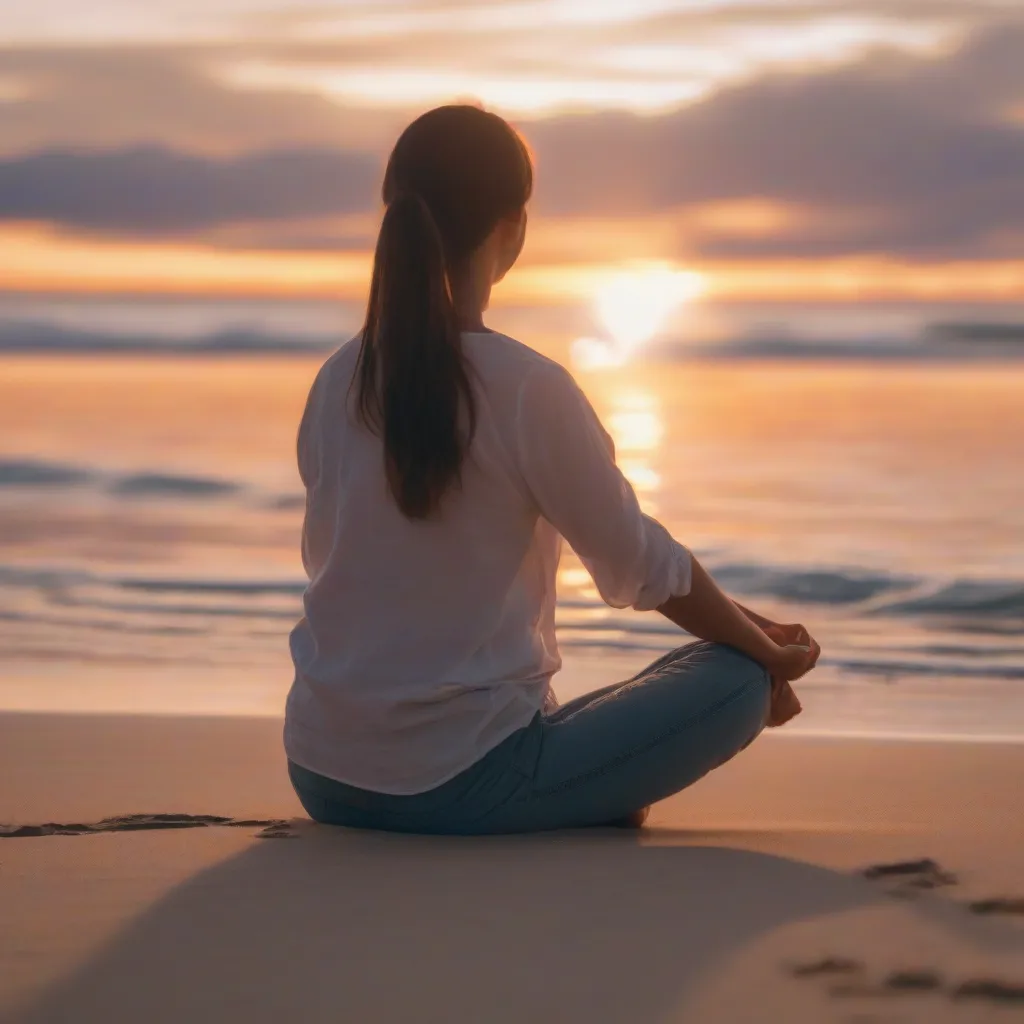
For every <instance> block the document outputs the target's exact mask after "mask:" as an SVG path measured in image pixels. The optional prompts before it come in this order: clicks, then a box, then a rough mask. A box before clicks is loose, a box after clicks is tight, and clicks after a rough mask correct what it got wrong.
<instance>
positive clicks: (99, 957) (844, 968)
mask: <svg viewBox="0 0 1024 1024" xmlns="http://www.w3.org/2000/svg"><path fill="white" fill-rule="evenodd" d="M280 728H281V727H280V722H279V721H277V720H274V719H267V718H262V719H260V718H252V719H229V718H223V719H204V718H170V717H163V718H156V717H151V718H146V717H128V716H122V717H106V716H58V715H17V714H8V715H0V779H2V790H0V822H4V823H6V825H5V829H6V831H7V832H11V831H15V830H16V829H17V828H18V827H19V826H41V825H46V824H47V823H49V827H48V828H42V829H39V828H36V829H27V830H26V831H29V832H32V831H35V832H37V833H38V832H44V833H45V832H49V833H50V834H41V835H40V834H35V835H28V836H21V837H18V838H8V839H7V841H4V842H2V843H0V1020H2V1021H3V1022H4V1024H8V1022H19V1024H27V1022H33V1024H38V1022H48V1024H49V1022H62V1024H63V1022H93V1021H95V1022H121V1021H124V1022H126V1024H128V1022H131V1024H136V1022H145V1024H170V1022H184V1021H188V1022H190V1024H201V1022H227V1021H246V1022H250V1024H262V1022H270V1021H274V1022H275V1024H281V1022H291V1021H296V1022H299V1021H301V1022H308V1024H320V1022H324V1024H326V1022H331V1024H342V1022H349V1021H353V1022H356V1021H358V1022H362V1021H367V1022H377V1021H382V1022H391V1021H416V1022H434V1021H436V1022H439V1024H440V1022H462V1021H466V1022H474V1024H476V1022H481V1024H489V1022H496V1024H501V1022H506V1021H508V1022H512V1021H515V1022H526V1021H531V1022H547V1021H551V1022H575V1021H581V1022H588V1024H605V1022H608V1024H611V1022H616V1024H646V1022H652V1024H653V1022H658V1024H673V1022H679V1021H687V1022H688V1021H694V1022H702V1024H704V1022H708V1024H713V1022H716V1021H724V1022H747V1021H750V1022H761V1021H764V1022H772V1024H774V1022H795V1024H802V1022H808V1024H811V1022H814V1024H817V1022H823V1021H833V1020H834V1021H842V1022H850V1024H852V1022H865V1024H866V1022H868V1021H872V1022H896V1021H900V1022H903V1021H928V1022H933V1021H934V1022H938V1024H942V1022H945V1021H1001V1020H1018V1019H1024V915H1022V912H1021V911H1022V909H1024V908H1022V906H1021V904H1020V900H1021V898H1022V897H1024V854H1022V849H1024V847H1022V839H1024V820H1022V817H1024V816H1022V814H1021V811H1020V806H1021V800H1020V793H1019V789H1020V786H1021V784H1022V782H1024V745H1013V744H972V743H931V742H913V743H907V742H896V741H883V742H878V741H868V740H840V739H829V740H823V739H807V738H787V737H785V736H783V735H768V736H766V737H764V738H762V739H761V740H759V741H758V742H757V743H756V744H754V746H753V747H751V748H750V749H749V750H748V751H746V752H744V754H742V755H741V756H740V757H739V758H737V759H736V760H735V761H734V762H732V763H731V764H729V765H727V766H725V767H724V768H722V769H720V770H719V771H718V772H716V773H714V774H713V775H712V776H710V777H709V778H708V779H705V780H704V781H703V782H702V783H700V784H698V785H697V786H695V787H694V788H692V789H691V790H689V791H687V792H686V793H683V794H680V795H679V796H678V797H676V798H673V799H672V800H669V801H666V802H665V803H663V804H660V805H658V806H657V807H656V808H655V809H654V812H653V814H652V816H651V819H650V822H649V826H648V828H646V829H645V830H643V831H642V832H639V833H628V832H619V831H615V830H591V831H587V832H579V833H568V832H563V833H557V834H551V835H546V836H520V837H494V838H480V839H438V838H427V837H404V836H391V835H382V834H374V833H360V832H352V831H347V830H342V829H331V828H324V827H319V826H315V825H312V824H311V823H309V822H307V821H305V820H303V818H302V815H301V810H300V808H299V807H298V805H297V803H296V801H295V799H294V797H293V796H292V794H291V792H290V789H289V787H288V784H287V780H286V778H285V775H284V769H283V755H282V753H281V750H280V742H279V737H280ZM147 815H148V816H149V817H144V816H147ZM203 815H207V816H216V818H217V819H218V820H213V819H204V818H199V817H196V816H203ZM132 816H135V817H132ZM103 819H113V820H108V821H106V822H104V821H103ZM282 821H283V822H284V823H285V824H284V825H281V824H278V822H282ZM58 826H60V827H58ZM61 832H63V833H65V834H58V833H61ZM924 859H928V860H924ZM915 861H916V862H918V863H913V862H915ZM922 861H924V862H922ZM908 862H909V863H908ZM893 864H902V865H903V867H902V868H900V869H898V870H886V869H885V866H886V865H893ZM872 866H875V868H876V869H878V868H879V866H882V869H879V870H876V871H875V872H873V874H874V877H866V876H865V869H869V868H871V867H872ZM1014 901H1016V902H1014Z"/></svg>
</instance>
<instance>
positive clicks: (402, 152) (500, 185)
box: [355, 106, 533, 519]
mask: <svg viewBox="0 0 1024 1024" xmlns="http://www.w3.org/2000/svg"><path fill="white" fill-rule="evenodd" d="M532 188H533V168H532V165H531V162H530V156H529V153H528V151H527V149H526V146H525V145H524V143H523V141H522V140H521V139H520V138H519V136H518V135H517V134H516V132H515V130H514V129H513V128H512V127H511V126H510V125H509V124H507V123H506V122H505V121H503V120H502V119H501V118H500V117H498V116H497V115H496V114H490V113H488V112H487V111H484V110H481V109H480V108H478V107H472V106H446V107H438V108H437V109H435V110H431V111H428V112H427V113H426V114H423V115H422V116H421V117H418V118H417V119H416V120H415V121H413V122H412V124H410V125H409V127H408V128H406V129H405V131H404V132H402V134H401V136H400V137H399V139H398V142H397V143H396V144H395V148H394V150H393V151H392V153H391V157H390V158H389V160H388V165H387V169H386V171H385V173H384V185H383V188H382V195H383V199H384V205H385V210H384V217H383V220H382V222H381V228H380V235H379V237H378V239H377V247H376V251H375V253H374V263H373V276H372V279H371V283H370V298H369V303H368V305H367V312H366V322H365V324H364V327H363V337H362V346H361V348H360V352H359V363H358V368H357V376H356V381H355V383H356V386H357V399H358V401H357V407H358V410H359V414H360V417H361V419H362V420H363V422H364V423H365V424H366V425H367V426H369V427H370V428H371V429H374V430H375V431H377V432H378V433H379V434H380V435H381V437H382V439H383V442H384V460H385V469H386V472H387V479H388V485H389V487H390V488H391V492H392V494H393V496H394V498H395V500H396V501H397V503H398V506H399V508H400V509H401V510H402V512H403V513H404V514H405V515H406V516H408V517H409V518H411V519H424V518H427V517H428V516H430V515H431V514H432V513H434V512H435V511H436V510H437V508H438V505H439V504H440V501H441V498H442V497H443V496H444V494H445V492H446V491H447V490H448V489H449V487H451V486H452V485H453V484H457V483H458V481H459V479H460V474H461V469H462V462H463V459H464V457H465V453H466V451H467V449H468V447H469V443H470V441H471V439H472V435H473V430H474V428H475V424H476V407H475V404H474V401H473V392H472V386H471V382H470V376H469V367H468V366H467V364H466V361H465V359H464V356H463V353H462V341H461V334H460V327H461V323H460V320H461V318H462V317H464V316H465V315H466V313H467V311H466V309H465V308H464V307H465V299H466V288H467V283H469V284H470V285H471V284H472V283H473V282H476V284H477V285H480V286H482V291H481V293H480V294H479V296H478V300H479V301H478V302H477V306H478V308H477V309H476V310H470V311H469V313H470V314H472V313H476V314H477V315H478V314H479V312H480V308H482V307H481V306H480V302H484V303H485V302H486V293H487V291H488V289H489V287H490V285H491V283H493V282H494V281H498V280H500V279H501V278H502V277H503V276H504V274H505V273H506V272H507V271H508V269H509V268H510V267H511V266H512V264H513V263H514V262H515V260H516V257H517V256H518V255H519V251H520V249H521V248H522V245H523V237H524V233H525V229H526V214H525V206H526V203H527V201H528V200H529V198H530V193H531V191H532ZM481 275H483V276H484V280H483V281H480V280H479V278H480V276H481ZM470 298H472V296H470ZM457 302H458V303H460V304H461V306H462V307H463V308H459V306H457Z"/></svg>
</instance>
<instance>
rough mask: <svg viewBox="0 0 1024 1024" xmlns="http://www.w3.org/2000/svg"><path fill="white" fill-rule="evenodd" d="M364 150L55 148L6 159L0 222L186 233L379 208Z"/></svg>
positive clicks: (376, 171) (1, 169) (374, 164)
mask: <svg viewBox="0 0 1024 1024" xmlns="http://www.w3.org/2000/svg"><path fill="white" fill-rule="evenodd" d="M379 179H380V164H379V162H378V161H377V159H376V158H374V157H372V156H370V155H369V154H366V153H359V152H346V151H324V150H281V151H275V152H269V153H260V154H254V155H248V156H244V157H237V158H233V159H224V160H217V159H212V158H208V157H201V156H189V155H184V154H180V153H174V152H171V151H169V150H166V149H160V148H155V147H151V148H137V149H128V150H117V151H113V152H95V153H90V152H72V151H51V152H43V153H37V154H31V155H27V156H23V157H13V158H9V159H7V160H5V161H0V218H4V219H7V220H12V221H48V222H51V223H55V224H59V225H61V226H62V227H65V228H71V229H86V230H100V231H106V232H111V233H120V234H125V235H130V234H154V233H155V234H186V233H189V232H193V231H197V230H202V229H207V228H212V227H216V226H218V225H223V224H232V223H238V222H243V223H244V222H247V221H277V220H289V219H299V218H308V217H316V216H332V215H335V216H336V215H340V214H346V213H359V212H362V211H364V210H367V209H368V208H371V207H372V206H373V204H374V202H375V193H376V190H377V188H378V185H379Z"/></svg>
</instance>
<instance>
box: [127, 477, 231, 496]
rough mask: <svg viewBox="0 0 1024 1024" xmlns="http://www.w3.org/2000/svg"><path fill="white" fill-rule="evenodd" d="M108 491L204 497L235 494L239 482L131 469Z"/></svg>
mask: <svg viewBox="0 0 1024 1024" xmlns="http://www.w3.org/2000/svg"><path fill="white" fill-rule="evenodd" d="M107 489H108V490H109V491H110V492H111V493H112V494H122V495H128V496H135V497H147V496H150V495H152V496H154V497H163V496H166V495H175V496H176V497H185V498H207V497H216V496H220V495H224V494H235V493H237V492H238V491H241V490H243V488H242V486H241V485H240V484H236V483H232V482H231V481H229V480H217V479H214V478H211V477H201V476H177V475H175V474H171V473H132V474H129V475H128V476H121V477H117V478H115V479H114V480H112V481H111V482H110V484H109V486H108V488H107Z"/></svg>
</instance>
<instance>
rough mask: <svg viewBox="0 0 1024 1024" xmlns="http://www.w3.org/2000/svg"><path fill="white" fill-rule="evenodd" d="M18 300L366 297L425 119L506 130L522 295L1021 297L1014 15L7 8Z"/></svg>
mask: <svg viewBox="0 0 1024 1024" xmlns="http://www.w3.org/2000/svg"><path fill="white" fill-rule="evenodd" d="M0 41H2V42H0V289H2V290H6V291H19V290H20V291H47V290H59V291H86V292H96V291H101V292H102V291H145V292H180V293H186V294H210V293H213V294H219V293H224V294H252V293H266V294H310V295H314V294H315V295H332V294H341V295H346V296H349V297H352V296H356V295H358V294H360V293H361V292H362V290H363V288H364V285H365V280H366V276H367V271H368V265H369V264H368V260H369V256H368V251H369V249H370V247H371V246H372V244H373V238H374V234H375V229H376V223H377V218H378V205H377V204H378V200H377V188H378V184H379V178H380V173H381V168H382V163H383V160H384V158H385V157H386V155H387V151H388V148H389V146H390V144H391V143H392V142H393V141H394V138H395V136H396V134H397V133H398V131H400V130H401V128H402V126H403V125H404V123H405V122H407V121H408V120H409V119H410V118H411V117H412V116H414V115H415V114H416V113H418V112H420V111H422V110H424V109H426V108H427V107H429V106H432V105H435V104H438V103H441V102H446V101H450V100H454V99H469V98H471V99H475V100H480V101H482V102H483V103H484V104H486V105H487V106H488V107H490V108H491V109H494V110H496V111H498V112H499V113H502V114H503V115H506V116H508V117H510V118H511V119H512V120H513V121H514V122H515V123H516V124H517V126H518V127H519V128H520V129H521V130H522V132H523V133H524V135H525V136H526V138H527V140H528V141H529V144H530V146H531V148H532V149H533V151H534V153H535V155H536V159H537V170H538V187H537V191H536V196H535V199H534V202H533V205H532V208H531V233H530V238H529V241H528V244H527V249H526V251H525V253H524V257H523V266H522V268H521V269H520V271H519V272H518V273H517V274H515V275H513V277H512V278H510V279H509V282H508V284H507V285H506V286H504V288H505V291H504V295H505V297H506V298H507V299H511V300H513V301H530V302H547V301H551V302H559V301H564V300H567V299H574V298H576V297H579V296H583V295H587V294H592V293H593V291H594V288H595V282H596V281H598V280H600V279H601V277H602V275H607V274H608V273H609V271H610V270H613V269H614V268H616V267H619V266H622V265H632V263H633V262H634V261H644V262H647V263H651V262H653V263H657V264H659V265H661V266H663V267H669V268H676V269H680V270H686V271H690V272H693V273H696V274H699V275H701V276H702V279H703V281H704V282H705V285H706V288H707V291H708V292H709V293H711V294H712V295H721V296H725V297H729V298H757V299H762V300H763V299H773V298H779V299H787V300H788V299H794V298H795V299H830V298H836V299H843V300H848V299H851V298H858V297H867V298H885V297H893V298H904V297H927V298H931V299H936V298H939V299H941V298H971V299H974V298H981V299H984V298H992V299H999V300H1006V299H1020V298H1022V297H1024V4H1022V3H1021V2H1020V0H1002V2H999V0H959V2H951V0H836V2H830V0H676V2H669V0H493V2H479V3H463V2H459V0H422V2H415V0H336V2H334V3H316V0H311V2H308V3H286V2H283V0H149V2H147V3H140V2H139V0H93V2H90V3H83V2H82V0H33V2H31V3H20V4H15V3H10V2H8V3H3V4H0Z"/></svg>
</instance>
